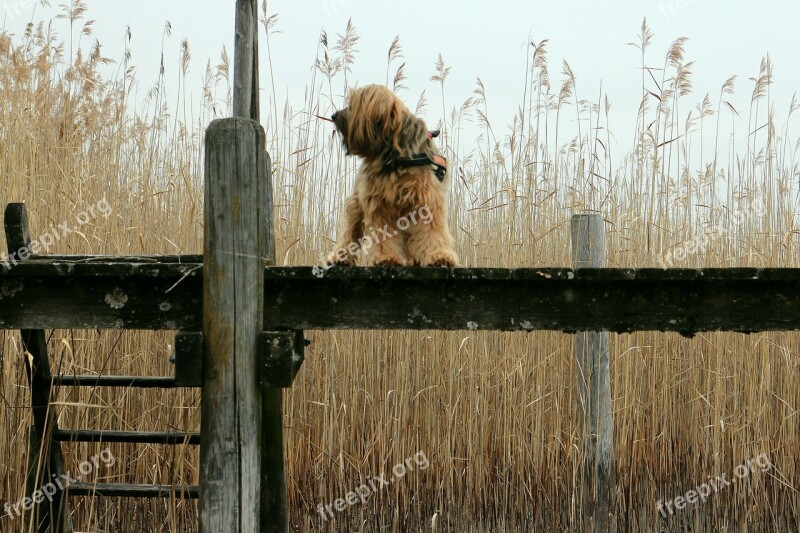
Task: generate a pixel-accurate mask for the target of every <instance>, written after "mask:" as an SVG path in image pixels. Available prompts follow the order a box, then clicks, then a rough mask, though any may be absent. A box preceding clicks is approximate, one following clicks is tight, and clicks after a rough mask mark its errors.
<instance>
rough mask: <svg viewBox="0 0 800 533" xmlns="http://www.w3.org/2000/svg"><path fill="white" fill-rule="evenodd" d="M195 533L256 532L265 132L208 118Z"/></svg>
mask: <svg viewBox="0 0 800 533" xmlns="http://www.w3.org/2000/svg"><path fill="white" fill-rule="evenodd" d="M205 161H206V168H205V237H204V252H203V265H204V266H203V339H204V359H203V390H202V406H201V416H202V420H201V442H202V444H201V447H200V531H202V532H204V533H210V532H222V531H224V532H231V531H234V532H239V533H242V532H253V533H259V532H261V531H265V530H266V529H264V528H262V525H261V524H260V514H261V513H260V502H261V497H262V495H261V490H262V486H261V485H262V469H261V446H262V418H261V414H262V394H261V386H260V381H259V374H260V372H259V336H260V334H261V329H262V326H263V313H264V257H266V256H267V255H268V254H269V252H268V250H267V249H266V247H267V242H266V238H265V232H264V231H263V228H264V227H265V225H267V224H271V221H272V212H271V207H272V206H271V205H265V203H264V202H263V201H262V200H263V199H264V198H265V197H266V194H265V192H264V188H265V187H269V186H270V179H269V176H268V175H267V170H268V167H267V161H266V151H265V148H264V130H263V129H262V128H261V126H260V125H259V124H258V123H257V122H255V121H252V120H250V119H245V118H229V119H222V120H215V121H214V122H212V123H211V125H210V126H209V127H208V131H207V132H206V146H205Z"/></svg>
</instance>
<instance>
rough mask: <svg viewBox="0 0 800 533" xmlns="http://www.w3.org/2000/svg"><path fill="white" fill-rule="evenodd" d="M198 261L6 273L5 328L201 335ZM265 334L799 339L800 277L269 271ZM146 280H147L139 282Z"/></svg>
mask: <svg viewBox="0 0 800 533" xmlns="http://www.w3.org/2000/svg"><path fill="white" fill-rule="evenodd" d="M202 276H203V271H202V267H201V265H200V264H188V263H180V264H175V263H173V264H152V263H124V264H117V263H86V262H84V263H80V264H69V266H67V263H64V262H60V263H58V264H50V263H48V262H46V261H43V260H40V261H37V262H36V264H32V265H28V264H26V263H20V264H19V265H18V266H14V267H12V268H10V269H4V268H2V267H0V329H21V328H31V329H33V328H65V329H67V328H86V329H89V328H95V327H97V328H112V329H171V330H186V331H200V329H201V327H202V324H201V309H202V305H203V304H202V300H203V299H202ZM264 279H265V281H264V283H265V295H264V313H265V315H264V329H265V330H271V331H276V330H285V329H291V330H300V329H347V328H358V329H442V330H464V329H470V328H474V329H477V330H501V331H531V330H545V329H546V330H556V331H565V332H569V333H575V332H577V331H590V330H608V331H614V332H630V331H677V332H680V333H683V334H686V335H691V334H693V333H695V332H698V331H715V330H727V331H739V332H744V333H752V332H757V331H793V330H794V331H796V330H800V269H788V268H766V269H757V268H732V269H666V270H665V269H617V268H604V269H592V268H586V269H580V270H578V271H575V270H572V269H568V268H540V269H499V268H491V269H468V268H462V269H453V270H448V269H434V268H430V269H424V268H399V267H370V268H357V267H352V268H340V267H335V268H331V269H329V270H327V271H324V272H323V275H322V277H317V276H315V275H314V274H313V269H312V267H310V266H309V267H266V268H265V271H264ZM144 280H146V282H143V281H144Z"/></svg>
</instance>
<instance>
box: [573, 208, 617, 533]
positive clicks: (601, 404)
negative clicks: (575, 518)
mask: <svg viewBox="0 0 800 533" xmlns="http://www.w3.org/2000/svg"><path fill="white" fill-rule="evenodd" d="M604 266H605V232H604V228H603V219H602V217H600V215H574V216H573V217H572V267H573V268H574V269H579V268H602V267H604ZM575 355H576V357H577V360H578V418H579V420H580V435H581V439H582V452H583V465H582V470H583V476H582V481H583V498H582V501H583V515H584V518H585V520H586V522H585V523H584V528H585V529H584V530H585V531H592V530H594V531H599V532H606V531H610V530H613V524H610V521H611V515H612V514H613V512H614V495H615V492H616V465H615V460H614V434H613V429H614V420H613V413H612V408H611V384H610V375H609V368H608V332H607V331H591V332H580V333H577V334H576V335H575ZM590 521H591V522H593V524H590V523H589V522H590Z"/></svg>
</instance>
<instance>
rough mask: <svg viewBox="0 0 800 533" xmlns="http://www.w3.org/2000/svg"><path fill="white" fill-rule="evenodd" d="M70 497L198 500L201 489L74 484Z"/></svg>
mask: <svg viewBox="0 0 800 533" xmlns="http://www.w3.org/2000/svg"><path fill="white" fill-rule="evenodd" d="M68 492H69V495H70V496H105V497H112V498H113V497H116V496H119V497H123V498H169V497H170V496H173V495H174V496H175V497H176V498H197V497H198V496H199V494H200V487H198V486H197V485H183V486H181V485H176V486H172V485H137V484H131V483H73V484H72V485H70V486H69V488H68Z"/></svg>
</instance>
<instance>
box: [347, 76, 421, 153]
mask: <svg viewBox="0 0 800 533" xmlns="http://www.w3.org/2000/svg"><path fill="white" fill-rule="evenodd" d="M331 119H332V120H333V123H334V125H336V129H337V130H339V133H341V135H342V142H343V143H344V146H345V148H346V149H347V153H349V154H353V155H358V156H361V157H363V158H365V159H371V160H375V159H381V160H383V162H384V163H385V164H387V165H390V164H391V163H392V162H393V161H394V160H396V159H397V158H399V157H409V156H411V155H412V154H414V153H418V152H421V151H425V148H426V147H427V143H428V142H429V138H428V134H427V132H428V130H427V128H426V127H425V123H424V122H423V121H422V120H420V119H419V118H417V117H415V116H414V115H412V114H411V112H410V111H409V110H408V108H406V106H405V104H403V102H401V101H400V99H399V98H398V97H397V96H395V94H394V93H393V92H392V91H390V90H389V89H387V88H386V87H383V86H382V85H367V86H366V87H361V88H359V89H353V90H351V91H350V94H349V96H348V98H347V107H346V108H344V109H342V110H339V111H337V112H335V113H334V114H333V116H332V117H331Z"/></svg>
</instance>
